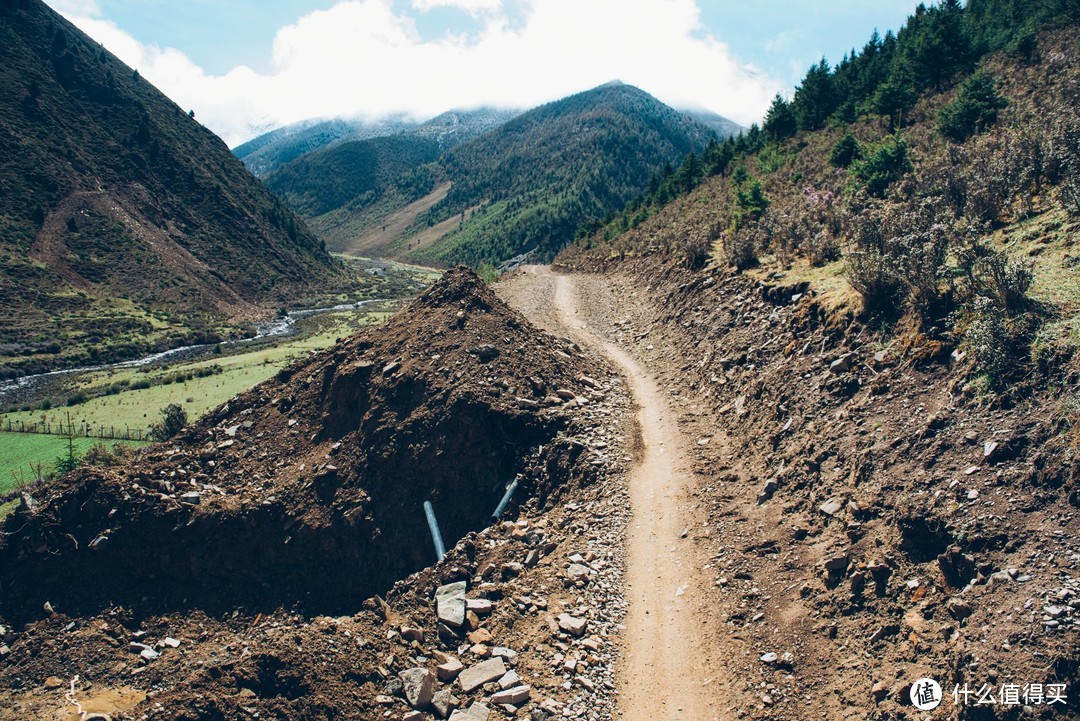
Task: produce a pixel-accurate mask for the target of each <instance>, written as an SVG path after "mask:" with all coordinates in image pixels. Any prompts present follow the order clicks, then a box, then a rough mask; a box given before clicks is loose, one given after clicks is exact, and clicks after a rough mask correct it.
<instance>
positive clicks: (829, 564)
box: [824, 553, 851, 573]
mask: <svg viewBox="0 0 1080 721" xmlns="http://www.w3.org/2000/svg"><path fill="white" fill-rule="evenodd" d="M850 563H851V557H850V556H849V555H848V554H846V553H840V554H837V555H835V556H830V557H829V558H826V559H825V563H824V566H825V570H826V571H828V572H830V573H843V572H844V571H846V570H847V567H848V564H850Z"/></svg>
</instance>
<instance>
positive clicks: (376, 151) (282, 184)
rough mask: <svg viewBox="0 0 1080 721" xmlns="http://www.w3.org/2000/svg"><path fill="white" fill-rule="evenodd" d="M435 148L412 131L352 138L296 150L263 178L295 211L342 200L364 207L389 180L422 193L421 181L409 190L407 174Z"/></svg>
mask: <svg viewBox="0 0 1080 721" xmlns="http://www.w3.org/2000/svg"><path fill="white" fill-rule="evenodd" d="M440 150H441V146H440V143H439V141H438V140H437V139H435V138H431V137H426V136H423V135H414V134H412V133H408V134H402V135H390V136H386V137H380V138H371V139H370V140H352V141H349V142H345V143H340V144H338V145H332V146H330V147H327V148H323V149H321V150H317V151H315V152H313V153H308V154H306V155H302V156H301V157H299V158H297V159H296V160H294V161H292V162H291V163H288V164H286V165H284V166H283V167H281V168H279V169H278V170H276V171H274V172H273V173H271V174H270V175H268V176H267V177H266V179H265V182H266V185H267V187H269V188H270V189H271V190H273V191H274V192H275V193H277V194H278V195H279V196H280V197H281V198H283V199H284V200H285V202H286V203H288V204H289V206H290V207H292V208H293V209H294V210H296V212H298V213H300V214H302V215H304V216H305V217H310V218H315V217H317V216H320V215H323V214H324V213H328V212H330V211H332V210H335V209H337V208H340V207H342V206H344V205H345V204H349V205H351V206H355V207H358V208H365V207H367V206H368V205H370V204H371V203H374V202H375V201H376V200H378V199H379V197H381V196H382V194H383V193H385V192H386V191H387V189H388V188H389V187H390V186H391V185H393V184H395V183H396V184H398V185H399V186H401V188H402V191H403V192H405V193H408V194H409V195H415V194H416V193H417V192H420V193H421V194H422V193H423V192H427V191H426V189H427V188H428V187H429V184H428V183H427V182H423V183H421V186H420V188H421V189H414V187H413V185H414V183H413V182H410V181H409V180H408V179H407V178H408V175H409V174H410V173H411V172H412V171H415V169H416V168H418V167H420V166H422V165H425V164H427V163H431V162H432V161H434V160H435V159H436V158H438V157H439V151H440ZM425 177H426V176H425Z"/></svg>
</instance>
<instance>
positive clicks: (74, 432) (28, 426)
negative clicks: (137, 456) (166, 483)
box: [0, 418, 149, 441]
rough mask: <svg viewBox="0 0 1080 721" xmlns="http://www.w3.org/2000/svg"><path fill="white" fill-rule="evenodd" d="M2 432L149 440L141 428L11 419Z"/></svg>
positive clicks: (2, 423)
mask: <svg viewBox="0 0 1080 721" xmlns="http://www.w3.org/2000/svg"><path fill="white" fill-rule="evenodd" d="M0 431H5V432H7V433H34V434H37V435H42V436H63V437H65V438H67V437H68V436H69V435H71V436H74V437H75V438H96V439H99V440H103V441H145V440H149V438H148V434H147V432H146V431H145V430H143V429H141V428H128V427H127V426H124V427H123V428H117V427H115V426H104V425H101V426H97V427H96V428H95V427H93V426H91V425H90V424H88V423H80V424H78V425H75V424H71V425H70V426H69V425H67V424H65V423H63V422H60V423H57V424H56V425H55V426H54V425H53V424H52V423H48V422H40V423H27V422H25V421H20V420H14V421H13V420H11V419H10V418H5V419H3V420H2V421H0Z"/></svg>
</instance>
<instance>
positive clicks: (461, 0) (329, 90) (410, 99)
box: [54, 0, 783, 145]
mask: <svg viewBox="0 0 1080 721" xmlns="http://www.w3.org/2000/svg"><path fill="white" fill-rule="evenodd" d="M449 4H452V5H454V6H457V7H460V8H462V9H466V10H470V11H473V12H480V11H481V10H482V11H484V12H483V14H482V16H480V17H479V20H478V21H479V22H481V23H482V26H481V27H480V29H479V31H478V32H477V33H475V34H473V35H471V36H470V37H469V38H465V37H464V36H459V35H447V36H444V37H442V38H439V39H436V40H425V39H423V38H422V37H421V36H420V34H419V33H418V31H417V29H416V25H415V21H414V18H413V17H412V16H411V15H410V14H409V13H408V12H395V11H394V9H393V7H392V5H391V0H349V1H347V2H340V3H338V4H337V5H335V6H333V7H332V8H330V9H328V10H321V11H316V12H313V13H311V14H309V15H306V16H304V17H302V18H300V19H299V20H298V21H297V22H296V23H294V24H292V25H288V26H286V27H284V28H281V29H280V30H279V31H278V33H277V36H276V37H275V39H274V44H273V50H272V55H271V64H270V70H269V72H267V73H257V72H255V71H253V70H251V69H250V68H247V67H244V66H239V67H236V68H234V69H233V70H231V71H230V72H228V73H227V74H225V75H208V74H207V73H205V72H204V71H203V70H202V69H201V68H200V67H199V66H198V65H196V64H195V63H193V62H192V61H191V60H190V59H189V58H188V57H187V56H186V55H184V54H183V53H182V52H180V51H178V50H175V49H161V48H157V47H154V46H149V45H145V44H142V43H140V42H139V41H137V40H136V39H135V38H133V37H131V36H130V35H129V34H127V33H125V32H124V31H122V30H121V29H119V28H118V27H117V26H116V25H115V24H113V23H111V22H109V21H107V20H104V19H101V18H100V16H99V13H97V11H96V8H94V7H93V6H92V5H93V3H92V2H84V1H82V0H65V2H64V3H57V2H55V0H54V6H57V7H59V6H60V5H64V6H72V5H74V6H79V7H82V8H84V12H82V13H79V12H72V13H68V16H69V18H70V19H71V20H72V21H73V22H75V23H76V24H77V25H78V26H79V27H80V28H82V29H83V30H84V31H85V32H87V33H88V34H89V35H90V36H91V37H93V38H95V39H96V40H98V41H99V42H101V43H102V44H104V45H105V46H106V47H107V48H109V50H111V51H112V52H113V53H115V54H116V55H117V56H118V57H120V58H121V59H122V60H123V61H124V62H125V63H127V64H129V65H131V66H133V67H135V68H137V69H138V70H139V72H140V73H141V74H142V75H143V76H144V77H146V78H147V79H149V80H150V81H151V82H153V83H154V84H155V85H156V86H157V87H159V88H160V89H161V90H162V91H163V92H165V93H166V94H168V95H169V96H170V97H172V98H173V99H174V100H175V101H176V102H177V103H178V104H180V105H181V106H182V107H184V108H193V109H194V110H195V112H196V117H197V118H198V119H199V120H200V121H202V122H203V123H204V124H206V125H207V126H208V127H210V128H211V129H213V130H214V131H215V132H217V133H219V134H220V135H221V136H222V137H223V138H224V139H225V140H226V142H228V143H229V144H230V145H234V144H236V143H238V142H242V141H243V140H246V139H248V138H250V137H251V136H252V135H253V134H254V133H255V132H256V131H258V130H261V129H265V128H266V127H268V126H276V125H283V124H287V123H291V122H295V121H298V120H302V119H305V118H309V117H330V116H358V115H367V116H377V115H383V114H387V113H391V112H406V113H411V114H414V115H417V116H430V115H434V114H437V113H439V112H442V111H444V110H447V109H449V108H453V107H468V106H479V105H497V106H501V107H529V106H533V105H537V104H539V103H543V102H546V101H549V100H553V99H556V98H558V97H562V96H564V95H568V94H570V93H573V92H576V91H579V90H585V89H588V88H590V87H594V86H596V85H599V84H601V83H604V82H607V81H609V80H612V79H616V78H618V79H621V80H623V81H625V82H628V83H631V84H633V85H637V86H639V87H641V88H642V89H644V90H646V91H648V92H650V93H653V94H654V95H656V96H657V97H659V98H660V99H661V100H664V101H666V102H669V103H672V104H687V105H689V104H694V105H701V106H705V107H707V108H709V109H711V110H714V111H716V112H718V113H721V114H723V115H726V116H728V117H730V118H732V119H733V120H736V121H738V122H740V123H743V124H749V123H750V122H753V121H756V120H758V119H760V118H761V116H762V115H763V114H764V112H765V110H766V109H767V108H768V105H769V102H770V101H771V99H772V97H773V95H774V94H775V93H776V92H777V90H779V89H780V88H781V87H783V83H782V82H780V81H778V80H776V79H773V78H768V77H765V76H764V75H763V74H761V73H759V72H757V71H755V70H754V69H753V68H751V67H748V66H745V65H742V64H740V63H739V62H738V61H737V59H736V58H734V57H733V56H732V55H731V53H730V51H729V49H728V48H727V46H726V45H725V44H723V43H722V42H720V41H719V40H717V39H716V38H715V37H713V36H711V35H709V34H707V33H705V32H703V29H702V27H701V25H700V22H699V10H698V7H697V4H696V2H695V0H634V2H633V3H628V2H626V1H625V0H527V2H526V4H525V22H524V24H521V23H518V24H516V26H514V27H511V24H510V20H509V18H508V17H507V16H506V14H505V13H504V12H503V11H502V10H501V3H500V2H499V0H414V6H416V7H420V6H423V7H433V6H435V5H449Z"/></svg>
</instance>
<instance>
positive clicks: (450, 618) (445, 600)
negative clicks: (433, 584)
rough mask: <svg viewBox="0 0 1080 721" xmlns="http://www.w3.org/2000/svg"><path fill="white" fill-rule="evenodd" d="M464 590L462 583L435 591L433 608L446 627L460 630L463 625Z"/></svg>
mask: <svg viewBox="0 0 1080 721" xmlns="http://www.w3.org/2000/svg"><path fill="white" fill-rule="evenodd" d="M465 589H466V584H465V582H464V581H458V582H457V583H451V584H448V585H446V586H440V587H439V588H438V590H436V591H435V606H436V609H437V614H438V617H439V620H440V621H442V622H443V623H445V624H446V625H447V626H451V627H453V628H460V627H461V626H464V625H465V611H466V601H465Z"/></svg>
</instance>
